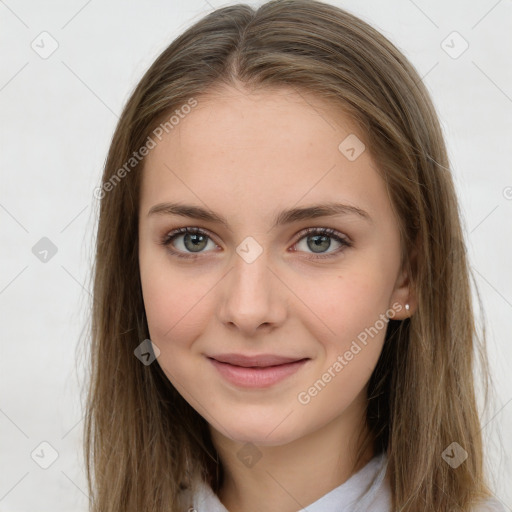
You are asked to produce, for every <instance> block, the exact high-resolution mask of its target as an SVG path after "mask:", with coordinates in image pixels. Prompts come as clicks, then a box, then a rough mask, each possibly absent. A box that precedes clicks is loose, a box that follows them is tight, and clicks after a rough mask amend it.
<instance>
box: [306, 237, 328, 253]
mask: <svg viewBox="0 0 512 512" xmlns="http://www.w3.org/2000/svg"><path fill="white" fill-rule="evenodd" d="M310 238H312V239H314V242H313V243H312V244H310V243H309V242H308V246H309V248H310V249H311V250H312V251H313V252H321V251H316V249H318V248H320V249H322V247H321V244H322V243H323V242H326V241H327V242H328V243H327V246H326V247H324V248H323V249H324V250H325V249H329V246H330V245H331V242H330V239H329V237H328V236H325V235H315V236H312V237H310Z"/></svg>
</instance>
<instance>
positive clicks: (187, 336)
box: [139, 86, 416, 512]
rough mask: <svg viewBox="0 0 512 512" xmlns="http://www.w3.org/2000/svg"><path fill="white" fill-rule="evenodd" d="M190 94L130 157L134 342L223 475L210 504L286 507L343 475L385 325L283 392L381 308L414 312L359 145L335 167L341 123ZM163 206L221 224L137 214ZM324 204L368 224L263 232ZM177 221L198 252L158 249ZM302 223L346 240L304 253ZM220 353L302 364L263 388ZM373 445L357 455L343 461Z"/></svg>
mask: <svg viewBox="0 0 512 512" xmlns="http://www.w3.org/2000/svg"><path fill="white" fill-rule="evenodd" d="M196 99H197V100H198V105H197V107H195V108H194V109H192V111H191V112H190V113H189V114H188V115H187V116H186V117H185V118H184V119H182V120H180V122H179V124H178V125H177V126H175V128H174V129H173V130H172V131H170V132H169V133H168V134H164V137H163V138H162V141H161V142H159V143H158V144H157V146H156V147H155V148H154V149H152V150H151V151H150V153H149V155H148V156H147V158H146V162H145V167H144V174H143V183H142V188H141V197H140V211H139V242H140V243H139V263H140V274H141V281H142V291H143V297H144V303H145V309H146V314H147V319H148V325H149V330H150V336H151V340H152V341H153V343H154V344H155V345H156V346H157V347H158V348H159V350H160V355H159V357H158V359H157V363H158V364H160V366H161V367H162V369H163V370H164V372H165V373H166V375H167V376H168V378H169V379H170V381H171V382H172V384H173V385H174V386H175V387H176V389H178V391H179V392H180V393H181V394H182V396H183V397H184V398H185V399H186V400H187V401H188V402H189V403H190V405H191V406H192V407H194V408H195V409H196V410H197V411H198V412H199V413H200V414H201V415H202V416H203V417H204V418H205V419H206V420H207V421H208V423H209V425H210V430H211V435H212V439H213V442H214V445H215V446H216V448H217V450H218V453H219V455H220V458H221V461H222V463H223V466H224V469H225V475H226V476H225V482H224V485H223V487H222V489H221V490H220V492H219V497H220V499H221V501H222V502H223V504H224V505H225V506H226V508H228V509H229V510H237V511H241V512H256V511H267V512H268V511H280V512H293V511H296V510H298V509H299V508H302V507H305V506H307V505H309V504H311V503H313V502H314V501H316V500H317V499H319V498H320V497H321V496H323V495H324V494H325V493H327V492H328V491H330V490H332V489H333V488H335V487H337V486H339V485H341V484H342V483H343V482H345V481H346V480H347V479H348V478H349V477H350V476H351V475H352V474H353V472H352V467H353V464H354V462H355V453H356V450H357V448H358V444H357V436H358V435H359V434H360V433H364V432H365V429H366V427H365V424H364V415H365V407H366V388H367V383H368V380H369V378H370V376H371V374H372V371H373V369H374V367H375V365H376V363H377V360H378V358H379V355H380V353H381V350H382V346H383V343H384V336H385V328H381V329H380V330H379V331H378V334H376V335H374V336H373V337H371V338H369V340H368V343H367V344H366V345H365V346H363V345H362V344H359V345H361V347H363V348H362V350H361V351H360V352H359V353H357V355H355V356H354V357H353V358H352V360H350V361H348V364H346V366H344V367H343V369H342V371H339V372H337V373H336V372H335V377H333V378H331V380H330V382H328V383H327V384H326V385H325V387H323V389H321V391H320V392H318V393H317V394H316V395H315V396H313V397H311V396H310V401H309V402H308V403H306V404H304V403H300V402H299V400H298V395H299V393H300V392H304V391H307V390H308V389H309V388H310V387H311V386H312V385H313V384H314V383H315V382H316V381H318V379H320V378H321V377H322V375H323V374H325V372H326V371H328V369H329V368H331V373H332V367H333V364H334V363H335V361H337V358H338V356H340V355H343V354H344V353H345V352H346V351H347V350H349V348H350V346H351V344H352V342H353V341H354V340H356V339H357V336H358V335H359V334H360V333H361V332H362V331H364V329H365V328H369V327H370V326H374V325H376V321H377V320H378V319H379V318H382V315H383V314H385V312H386V311H389V310H391V309H392V308H393V304H396V303H398V304H399V305H400V308H401V309H400V310H399V311H397V310H396V308H395V309H394V310H393V312H394V313H395V314H394V316H393V318H395V319H403V318H405V317H406V316H409V315H410V314H412V313H413V311H414V309H415V306H416V303H415V299H414V296H413V294H412V290H410V286H409V279H408V276H407V275H406V273H405V272H404V271H403V270H402V269H401V268H400V235H399V230H398V222H397V219H396V217H395V216H394V214H393V211H392V208H391V204H390V202H389V198H388V194H387V192H386V188H385V184H384V182H383V180H382V178H381V177H380V176H379V174H378V172H377V171H376V165H375V162H373V160H372V159H371V157H370V152H369V151H364V152H363V153H362V154H361V155H360V156H359V157H358V158H357V159H356V160H355V161H349V159H347V158H346V156H345V155H344V154H342V153H341V152H340V150H339V149H338V145H339V144H340V142H341V141H343V140H344V139H345V137H347V136H348V135H349V134H357V131H356V129H355V128H354V126H352V125H351V124H350V122H349V119H348V118H347V117H346V116H345V115H344V114H343V113H342V112H338V110H336V109H333V107H332V105H327V104H325V103H323V102H322V101H321V100H319V99H318V98H315V97H314V96H311V95H309V94H304V93H301V94H298V93H297V92H295V91H294V90H291V89H285V88H283V89H277V90H271V89H265V90H262V91H259V92H257V93H256V92H249V91H248V90H246V89H243V88H242V86H239V87H236V88H235V87H232V88H231V87H230V88H223V89H220V90H217V91H216V92H215V93H213V92H212V93H210V94H209V95H208V96H201V97H198V98H196ZM357 136H358V138H359V139H360V140H361V141H364V136H363V134H357ZM170 201H172V202H180V203H186V204H192V205H197V206H200V207H207V208H208V209H210V210H212V211H214V212H216V213H218V214H220V215H222V216H224V217H225V218H226V220H227V222H228V227H225V226H223V225H221V224H217V223H214V222H211V221H205V220H197V219H190V218H187V217H183V216H177V215H167V214H153V215H148V212H149V210H150V209H151V207H152V206H154V205H156V204H158V203H163V202H170ZM327 201H335V202H341V203H344V204H348V205H352V206H356V207H358V208H360V209H362V210H365V211H366V212H367V213H368V214H369V216H370V217H371V222H368V221H366V220H365V219H364V218H362V217H359V216H357V215H354V214H347V215H337V216H330V217H320V218H315V219H305V220H300V221H298V222H294V223H291V224H287V225H282V226H279V227H277V228H275V229H271V228H272V224H273V219H274V216H275V215H276V214H277V212H279V211H281V210H283V209H289V208H293V207H303V206H309V205H313V204H317V203H322V202H327ZM186 226H189V227H199V228H202V229H204V230H205V231H207V232H208V235H209V236H210V238H207V243H206V245H205V244H204V243H203V245H201V248H202V249H200V250H202V252H199V253H196V252H193V244H191V243H189V244H188V245H185V240H184V239H185V235H183V234H181V235H180V236H178V237H177V238H176V239H175V240H174V242H173V244H171V245H170V246H169V247H165V246H163V245H162V244H161V243H159V242H160V241H161V239H162V238H164V237H165V236H166V234H168V233H169V232H170V231H171V230H172V229H175V228H181V227H186ZM311 227H317V228H332V229H334V230H336V231H337V232H339V233H340V234H342V235H343V236H346V237H349V239H350V241H351V242H352V246H351V247H342V246H341V245H340V243H338V242H337V241H336V240H335V239H333V238H330V239H327V240H328V241H329V240H330V246H328V241H327V243H324V245H321V247H320V249H318V251H319V252H314V250H313V249H311V246H308V240H309V241H310V242H311V241H312V240H314V238H313V237H315V233H313V234H309V235H307V234H306V235H303V234H300V232H301V231H302V230H304V229H305V228H311ZM298 235H299V236H298ZM246 237H252V238H253V239H255V240H256V241H257V243H258V244H259V246H260V247H261V248H262V250H263V252H262V253H261V254H260V255H259V256H258V257H257V258H256V259H255V261H253V262H252V263H250V264H249V263H247V262H246V261H245V260H244V259H243V258H242V257H241V256H240V255H239V254H238V253H237V252H236V249H237V247H238V246H240V244H241V243H242V242H243V241H244V239H246ZM340 247H341V251H339V249H340ZM169 248H170V249H174V250H175V251H177V252H181V253H183V254H185V255H187V254H188V255H189V256H191V258H190V259H187V258H180V257H177V256H175V255H172V254H171V253H170V252H169ZM191 248H192V249H191ZM293 249H295V250H293ZM327 254H330V255H332V257H330V258H324V259H314V257H315V256H317V255H327ZM194 258H195V259H194ZM406 302H408V303H409V304H410V310H409V311H406V310H405V308H404V307H403V306H404V304H405V303H406ZM228 352H236V353H243V354H250V355H254V354H263V353H266V354H278V355H284V356H294V357H297V358H298V359H300V358H309V360H308V362H307V363H306V365H304V366H303V367H302V368H301V369H300V370H298V371H297V372H296V373H295V374H293V375H291V376H289V377H287V378H286V379H284V380H283V381H281V382H278V383H277V384H275V385H273V386H271V387H269V388H262V389H249V390H248V389H243V388H239V387H237V386H235V385H233V384H231V383H229V382H227V381H226V380H225V379H224V378H223V377H222V376H221V375H220V374H219V372H218V371H217V369H216V368H215V367H214V366H213V365H212V363H211V361H210V360H209V359H208V358H207V356H206V355H214V354H219V353H228ZM246 443H250V445H249V446H248V447H246V448H245V450H248V451H249V454H250V455H253V456H255V457H260V458H259V460H258V461H257V462H256V463H255V464H254V465H252V466H249V465H248V464H244V463H243V461H242V460H240V459H241V457H239V456H238V453H239V450H240V449H241V447H242V446H244V445H245V444H246ZM242 453H244V452H242ZM373 455H374V454H373V452H372V451H371V449H370V450H369V451H367V453H366V454H365V457H364V460H363V461H361V463H360V464H359V465H357V466H356V470H359V469H360V468H361V467H362V466H363V465H364V464H365V463H366V462H368V460H369V459H370V458H371V457H372V456H373Z"/></svg>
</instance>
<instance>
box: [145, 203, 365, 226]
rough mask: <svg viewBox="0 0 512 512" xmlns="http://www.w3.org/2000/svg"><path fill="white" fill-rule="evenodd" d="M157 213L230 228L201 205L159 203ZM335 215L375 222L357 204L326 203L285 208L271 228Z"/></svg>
mask: <svg viewBox="0 0 512 512" xmlns="http://www.w3.org/2000/svg"><path fill="white" fill-rule="evenodd" d="M156 214H158V215H180V216H182V217H188V218H191V219H197V220H203V221H209V222H213V223H216V224H221V225H223V226H224V227H226V228H227V229H228V230H230V228H229V223H228V221H227V220H226V219H225V218H224V217H223V216H222V215H219V214H217V213H215V212H212V211H211V210H209V209H206V208H202V207H200V206H194V205H187V204H180V203H159V204H156V205H154V206H153V207H151V209H150V210H149V212H148V217H149V216H150V215H156ZM334 215H355V216H357V217H359V218H362V219H364V220H365V221H367V222H370V223H372V222H373V221H372V218H371V217H370V215H369V214H368V212H366V211H364V210H362V209H361V208H358V207H357V206H352V205H348V204H341V203H324V204H316V205H312V206H306V207H302V208H292V209H289V210H283V211H281V212H279V213H278V214H277V216H276V217H275V219H274V224H273V226H272V228H271V229H274V228H276V227H278V226H281V225H285V224H291V223H293V222H298V221H301V220H308V219H315V218H317V217H329V216H334Z"/></svg>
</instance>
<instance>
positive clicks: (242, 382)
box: [208, 354, 310, 388]
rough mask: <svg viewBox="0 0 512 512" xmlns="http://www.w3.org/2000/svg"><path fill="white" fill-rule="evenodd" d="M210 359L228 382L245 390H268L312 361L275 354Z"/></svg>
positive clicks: (227, 355)
mask: <svg viewBox="0 0 512 512" xmlns="http://www.w3.org/2000/svg"><path fill="white" fill-rule="evenodd" d="M208 359H209V360H210V362H211V363H212V365H213V366H214V367H215V368H216V369H217V371H218V372H219V373H220V375H221V376H222V377H223V378H224V379H225V380H227V381H228V382H230V383H232V384H235V385H236V386H239V387H244V388H266V387H270V386H273V385H274V384H277V383H278V382H280V381H282V380H284V379H286V378H287V377H289V376H291V375H293V374H294V373H296V372H297V371H298V370H299V369H301V368H302V367H303V366H304V365H305V364H306V362H307V361H309V360H310V359H309V358H307V357H304V358H298V357H286V356H278V355H273V354H262V355H258V356H246V355H244V354H219V355H216V356H209V357H208Z"/></svg>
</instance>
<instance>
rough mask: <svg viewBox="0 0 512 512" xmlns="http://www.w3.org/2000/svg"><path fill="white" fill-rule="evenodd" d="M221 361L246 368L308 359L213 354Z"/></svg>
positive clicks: (214, 357) (270, 355) (269, 355)
mask: <svg viewBox="0 0 512 512" xmlns="http://www.w3.org/2000/svg"><path fill="white" fill-rule="evenodd" d="M211 359H215V360H216V361H218V362H219V363H227V364H231V365H233V366H243V367H244V368H251V367H256V368H264V367H268V366H278V365H281V364H287V363H294V362H296V361H301V360H302V359H306V358H304V357H285V356H278V355H273V354H262V355H259V356H247V355H244V354H219V355H216V356H211Z"/></svg>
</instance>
